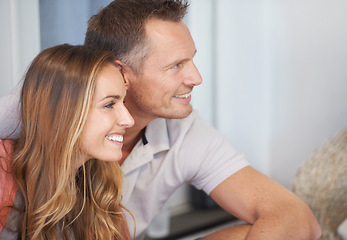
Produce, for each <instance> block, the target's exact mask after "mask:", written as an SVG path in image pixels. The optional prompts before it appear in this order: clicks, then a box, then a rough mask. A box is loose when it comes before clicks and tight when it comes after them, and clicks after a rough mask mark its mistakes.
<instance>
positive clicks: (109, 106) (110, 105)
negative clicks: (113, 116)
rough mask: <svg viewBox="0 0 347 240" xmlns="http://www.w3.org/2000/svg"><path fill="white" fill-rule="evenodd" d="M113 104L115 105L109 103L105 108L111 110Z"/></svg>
mask: <svg viewBox="0 0 347 240" xmlns="http://www.w3.org/2000/svg"><path fill="white" fill-rule="evenodd" d="M115 104H116V103H114V102H111V103H109V104H107V105H106V106H105V108H112V107H113V105H115Z"/></svg>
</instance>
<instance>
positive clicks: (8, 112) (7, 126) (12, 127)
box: [0, 86, 20, 139]
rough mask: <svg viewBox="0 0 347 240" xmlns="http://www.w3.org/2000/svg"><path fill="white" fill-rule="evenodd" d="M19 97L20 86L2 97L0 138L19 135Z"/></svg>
mask: <svg viewBox="0 0 347 240" xmlns="http://www.w3.org/2000/svg"><path fill="white" fill-rule="evenodd" d="M19 98H20V87H19V86H18V87H17V88H16V89H14V90H13V91H12V92H11V93H9V94H7V95H5V96H3V97H1V98H0V106H1V107H0V139H4V138H8V137H9V138H17V137H18V136H19V132H20V126H19Z"/></svg>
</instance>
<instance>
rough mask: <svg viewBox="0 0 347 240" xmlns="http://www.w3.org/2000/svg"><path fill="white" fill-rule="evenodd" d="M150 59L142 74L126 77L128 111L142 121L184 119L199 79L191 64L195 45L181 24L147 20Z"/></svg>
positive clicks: (195, 69)
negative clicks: (160, 118)
mask: <svg viewBox="0 0 347 240" xmlns="http://www.w3.org/2000/svg"><path fill="white" fill-rule="evenodd" d="M145 28H146V33H147V37H148V39H149V49H150V50H149V56H148V57H147V58H146V59H145V60H144V63H143V66H142V71H140V73H138V74H136V73H134V72H132V71H130V72H131V73H130V74H128V80H129V88H128V95H127V105H126V106H127V107H128V108H129V111H130V113H131V114H132V115H133V116H134V117H135V116H137V117H141V118H145V119H150V120H151V119H154V118H157V117H162V118H184V117H187V116H188V115H189V114H190V113H191V111H192V106H191V105H190V101H191V93H192V90H193V87H194V86H197V85H200V84H201V82H202V79H201V76H200V73H199V71H198V70H197V68H196V67H195V65H194V63H193V57H194V55H195V53H196V48H195V44H194V41H193V39H192V37H191V35H190V32H189V30H188V28H187V26H186V25H185V24H184V23H183V22H182V21H180V22H171V21H162V20H157V19H152V20H149V21H148V22H147V23H146V25H145Z"/></svg>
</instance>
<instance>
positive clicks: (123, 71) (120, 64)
mask: <svg viewBox="0 0 347 240" xmlns="http://www.w3.org/2000/svg"><path fill="white" fill-rule="evenodd" d="M115 62H116V65H117V68H118V69H119V71H120V73H121V74H122V76H123V79H124V84H125V87H126V88H128V87H129V80H128V74H127V68H126V65H125V64H124V63H123V62H121V61H119V60H116V61H115Z"/></svg>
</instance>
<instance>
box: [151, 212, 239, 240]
mask: <svg viewBox="0 0 347 240" xmlns="http://www.w3.org/2000/svg"><path fill="white" fill-rule="evenodd" d="M232 220H237V219H236V218H235V217H234V216H232V215H230V214H229V213H228V212H226V211H224V210H223V209H221V208H219V207H214V208H208V209H193V210H191V211H189V212H187V213H184V214H181V215H177V216H174V217H172V218H171V220H170V235H169V236H166V237H164V238H150V237H148V236H146V237H145V240H163V239H165V240H174V239H177V238H180V237H184V236H187V235H190V234H193V233H196V232H199V231H203V230H206V229H209V228H212V227H215V226H218V225H220V224H223V223H226V222H230V221H232Z"/></svg>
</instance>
